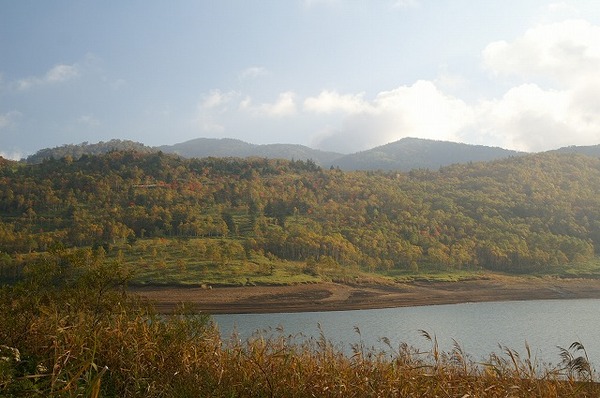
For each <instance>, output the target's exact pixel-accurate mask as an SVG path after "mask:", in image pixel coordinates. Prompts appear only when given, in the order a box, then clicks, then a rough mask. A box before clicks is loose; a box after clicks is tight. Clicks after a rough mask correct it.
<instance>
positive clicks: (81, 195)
mask: <svg viewBox="0 0 600 398" xmlns="http://www.w3.org/2000/svg"><path fill="white" fill-rule="evenodd" d="M599 189H600V160H599V159H597V158H592V157H587V156H584V155H577V154H570V155H562V154H539V155H527V156H521V157H516V158H511V159H505V160H500V161H494V162H489V163H473V164H465V165H456V166H451V167H446V168H442V169H440V170H439V171H419V170H417V171H412V172H409V173H396V172H394V173H391V172H390V173H384V172H343V171H339V170H329V169H322V168H320V167H318V166H317V165H316V164H315V163H313V162H310V161H308V162H304V161H284V160H267V159H249V160H241V159H235V158H206V159H191V160H186V159H181V158H179V157H175V156H171V155H166V154H163V153H150V154H143V153H138V152H111V153H108V154H104V155H99V156H86V155H84V156H82V157H81V158H79V159H78V160H73V159H71V158H63V159H60V160H46V161H44V162H43V163H41V164H33V165H26V164H23V163H18V162H12V161H6V160H4V161H2V162H1V163H0V214H1V220H0V252H1V254H0V260H1V261H4V262H8V261H10V259H11V258H14V256H15V255H18V254H19V253H29V252H36V251H46V250H49V249H52V248H53V247H56V245H65V246H96V247H99V246H104V247H105V248H106V249H107V250H110V247H111V246H112V245H116V244H119V245H126V244H129V245H133V244H135V242H136V241H139V240H140V239H143V238H149V237H163V238H179V239H196V238H203V239H205V241H206V242H207V243H205V244H203V245H202V247H201V248H199V249H198V250H199V251H198V256H204V257H207V258H213V259H215V261H217V260H216V259H219V261H221V262H223V263H225V262H226V261H228V259H240V258H250V257H251V256H252V255H256V254H257V253H258V254H260V255H262V256H264V257H266V258H271V259H285V260H298V261H303V262H306V264H307V269H309V270H310V268H311V267H317V266H318V265H319V264H329V265H334V266H337V267H342V268H343V267H353V268H360V269H363V270H367V271H376V270H390V269H412V270H418V269H419V268H420V267H438V268H453V269H458V268H468V269H478V268H485V269H492V270H502V271H508V272H530V271H536V270H544V269H547V268H549V267H553V266H557V265H560V264H564V263H568V262H573V261H583V260H587V259H590V258H592V257H594V255H595V252H596V251H599V250H600V195H599V192H598V191H599ZM210 242H217V243H215V244H210Z"/></svg>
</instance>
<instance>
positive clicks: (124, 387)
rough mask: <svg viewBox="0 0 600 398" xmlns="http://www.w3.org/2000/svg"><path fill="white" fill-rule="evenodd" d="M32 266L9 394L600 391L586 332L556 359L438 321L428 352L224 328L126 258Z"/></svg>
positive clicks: (1, 339)
mask: <svg viewBox="0 0 600 398" xmlns="http://www.w3.org/2000/svg"><path fill="white" fill-rule="evenodd" d="M29 269H30V271H29V272H28V273H27V277H26V279H24V280H23V281H22V282H20V283H19V284H17V285H13V286H4V287H2V289H0V300H1V301H0V302H1V303H2V308H3V309H2V311H1V312H0V325H1V326H0V396H4V397H23V396H27V397H459V398H467V397H598V396H600V387H599V386H598V384H596V383H595V381H594V372H593V370H592V369H591V367H590V366H589V359H588V358H587V355H586V353H585V350H584V348H583V347H582V346H581V345H578V344H574V345H572V346H571V347H569V348H568V349H564V350H563V351H562V352H561V359H562V362H561V365H560V366H558V367H548V366H546V365H543V364H540V363H539V362H538V361H537V360H536V359H535V358H534V357H532V355H531V352H529V351H528V352H527V353H526V355H525V356H524V357H521V356H520V355H519V354H518V353H517V352H515V351H513V350H511V349H508V348H503V351H502V353H501V354H500V355H490V357H489V359H488V361H486V362H485V363H474V362H473V361H471V359H470V358H469V357H468V355H467V354H466V353H465V352H464V351H463V350H462V348H461V347H460V345H458V344H454V347H453V348H452V350H451V351H450V352H444V351H441V350H440V349H439V347H438V344H437V341H436V338H435V336H432V335H430V334H428V333H427V332H422V335H423V338H425V339H426V340H427V341H429V342H430V344H431V346H430V349H429V350H427V351H425V352H420V351H417V350H416V349H414V348H411V347H409V346H408V345H406V344H402V345H400V346H399V347H392V346H391V345H390V347H389V349H388V350H386V351H385V352H376V351H373V350H372V349H368V348H366V347H365V346H364V345H363V344H362V343H358V344H356V345H354V346H353V347H352V353H351V354H345V353H343V352H342V350H340V349H339V348H337V347H336V346H334V345H333V344H332V343H331V342H330V341H329V340H328V339H327V338H326V336H324V335H323V334H321V336H320V338H317V339H312V340H310V339H309V340H307V339H302V338H300V339H298V338H296V337H295V336H287V335H285V334H284V333H283V332H281V333H280V334H277V335H275V336H274V337H269V338H265V337H262V336H261V335H259V334H257V335H255V336H253V337H252V338H251V339H248V340H245V341H241V340H240V339H239V338H237V337H236V336H231V337H228V338H225V339H224V338H221V336H219V333H218V331H217V330H216V329H215V328H214V327H213V325H212V324H211V322H210V318H208V317H206V316H204V315H198V314H194V313H193V312H191V311H190V310H189V309H186V308H185V307H182V308H181V309H180V311H179V312H178V313H176V314H173V315H170V316H159V315H157V314H156V313H154V312H152V310H151V309H150V308H149V306H147V305H146V304H144V303H141V302H139V301H136V300H134V299H132V298H131V297H128V296H127V295H126V294H125V293H124V292H123V289H122V287H123V285H122V282H123V281H124V280H125V279H126V278H125V277H126V275H123V273H122V269H121V267H119V266H118V265H114V266H105V265H103V261H100V259H99V258H98V256H97V255H94V253H91V252H89V251H77V252H60V253H54V254H52V255H48V256H46V257H43V258H40V259H38V260H37V262H36V263H35V264H30V266H29ZM356 331H357V333H360V330H358V329H357V330H356ZM384 341H387V342H388V344H389V341H388V340H386V339H384Z"/></svg>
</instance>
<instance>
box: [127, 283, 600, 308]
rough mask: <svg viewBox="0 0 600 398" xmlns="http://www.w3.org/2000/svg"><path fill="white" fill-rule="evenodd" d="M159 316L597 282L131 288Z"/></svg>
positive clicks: (513, 296) (535, 291) (394, 303)
mask: <svg viewBox="0 0 600 398" xmlns="http://www.w3.org/2000/svg"><path fill="white" fill-rule="evenodd" d="M131 292H133V293H136V294H139V295H140V296H142V297H144V298H146V299H148V300H150V301H151V302H153V303H154V304H155V306H156V308H157V310H158V311H159V312H161V313H168V312H171V311H172V310H173V309H174V308H176V307H177V306H178V305H179V304H180V303H182V302H185V303H190V304H193V305H194V308H196V310H198V311H201V312H207V313H211V314H227V313H268V312H300V311H340V310H353V309H373V308H389V307H405V306H417V305H431V304H453V303H464V302H484V301H506V300H538V299H573V298H600V280H592V279H556V278H494V279H487V280H471V281H461V282H411V283H395V284H389V285H382V284H355V285H345V284H337V283H316V284H304V285H293V286H248V287H217V288H213V289H203V288H200V287H178V286H177V287H168V286H166V287H156V286H153V287H135V288H131Z"/></svg>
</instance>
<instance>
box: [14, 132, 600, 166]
mask: <svg viewBox="0 0 600 398" xmlns="http://www.w3.org/2000/svg"><path fill="white" fill-rule="evenodd" d="M118 150H125V151H130V150H133V151H139V152H157V151H162V152H165V153H172V154H176V155H178V156H182V157H184V158H205V157H237V158H249V157H262V158H269V159H277V158H280V159H287V160H311V161H314V162H315V163H316V164H317V165H319V166H321V167H337V168H340V169H342V170H385V171H391V170H397V171H410V170H412V169H437V168H439V167H444V166H449V165H451V164H461V163H468V162H482V161H484V162H485V161H492V160H498V159H503V158H508V157H512V156H522V155H525V154H527V152H519V151H514V150H509V149H504V148H500V147H491V146H485V145H473V144H465V143H458V142H451V141H441V140H431V139H423V138H414V137H405V138H402V139H400V140H397V141H394V142H390V143H388V144H385V145H380V146H376V147H374V148H371V149H367V150H364V151H360V152H356V153H351V154H342V153H337V152H328V151H322V150H319V149H313V148H310V147H308V146H304V145H299V144H251V143H248V142H245V141H242V140H239V139H234V138H196V139H193V140H189V141H185V142H181V143H178V144H173V145H161V146H156V147H151V146H146V145H145V144H142V143H139V142H134V141H129V140H118V139H114V140H110V141H107V142H102V141H100V142H98V143H96V144H88V143H87V142H84V143H81V144H79V145H73V144H68V145H63V146H60V147H55V148H45V149H42V150H40V151H38V152H36V153H35V154H34V155H31V156H29V157H28V158H26V159H24V161H25V162H27V163H40V162H42V161H43V160H44V159H49V158H62V157H65V156H71V157H73V158H79V157H81V156H83V155H94V154H100V153H107V152H111V151H118ZM546 152H558V153H581V154H584V155H588V156H595V157H600V145H592V146H568V147H562V148H558V149H555V150H551V151H546Z"/></svg>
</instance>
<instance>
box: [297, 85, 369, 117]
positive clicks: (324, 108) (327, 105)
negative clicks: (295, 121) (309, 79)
mask: <svg viewBox="0 0 600 398" xmlns="http://www.w3.org/2000/svg"><path fill="white" fill-rule="evenodd" d="M363 96H364V93H360V94H348V95H342V94H339V93H337V92H335V91H327V90H324V91H321V93H320V94H319V95H318V96H317V97H309V98H307V99H305V100H304V109H305V110H307V111H309V112H314V113H334V112H338V111H341V112H345V113H359V112H365V111H369V110H370V109H371V106H370V105H369V104H368V103H367V102H366V101H365V100H363Z"/></svg>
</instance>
